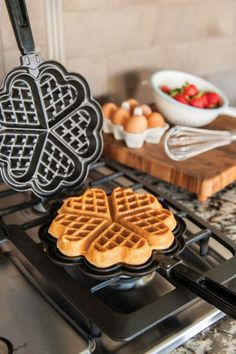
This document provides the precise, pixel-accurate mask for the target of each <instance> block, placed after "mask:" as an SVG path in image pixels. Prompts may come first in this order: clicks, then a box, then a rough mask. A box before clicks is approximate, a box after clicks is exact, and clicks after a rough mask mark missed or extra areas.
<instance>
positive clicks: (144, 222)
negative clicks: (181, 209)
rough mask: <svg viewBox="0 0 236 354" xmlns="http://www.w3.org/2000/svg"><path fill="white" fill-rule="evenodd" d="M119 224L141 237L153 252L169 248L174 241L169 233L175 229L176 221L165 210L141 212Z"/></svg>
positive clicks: (129, 216) (122, 220) (123, 219)
mask: <svg viewBox="0 0 236 354" xmlns="http://www.w3.org/2000/svg"><path fill="white" fill-rule="evenodd" d="M119 223H120V224H121V225H123V226H125V227H127V228H128V229H130V230H133V231H134V232H136V233H137V234H138V235H142V236H143V237H144V238H145V239H146V240H147V241H148V244H149V246H150V247H151V248H152V249H155V250H158V249H160V250H163V249H166V248H169V247H170V246H171V245H172V243H173V241H174V236H173V234H172V232H171V231H172V230H173V229H174V228H175V226H176V221H175V218H174V216H173V214H172V213H171V212H170V211H169V210H166V209H158V210H156V209H149V210H146V211H141V212H139V213H135V214H134V215H128V216H126V217H125V218H122V219H120V220H119Z"/></svg>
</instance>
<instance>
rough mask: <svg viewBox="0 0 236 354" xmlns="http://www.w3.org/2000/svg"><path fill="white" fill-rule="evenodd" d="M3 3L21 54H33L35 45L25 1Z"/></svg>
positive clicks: (15, 0)
mask: <svg viewBox="0 0 236 354" xmlns="http://www.w3.org/2000/svg"><path fill="white" fill-rule="evenodd" d="M5 3H6V6H7V10H8V14H9V17H10V20H11V24H12V27H13V30H14V34H15V37H16V41H17V45H18V48H19V49H20V52H21V54H22V55H27V54H31V53H34V51H35V44H34V39H33V34H32V31H31V27H30V22H29V17H28V11H27V7H26V4H25V0H5Z"/></svg>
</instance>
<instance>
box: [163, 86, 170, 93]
mask: <svg viewBox="0 0 236 354" xmlns="http://www.w3.org/2000/svg"><path fill="white" fill-rule="evenodd" d="M161 91H163V92H165V93H169V92H170V88H169V87H168V86H167V85H163V86H161Z"/></svg>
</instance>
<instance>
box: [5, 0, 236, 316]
mask: <svg viewBox="0 0 236 354" xmlns="http://www.w3.org/2000/svg"><path fill="white" fill-rule="evenodd" d="M6 4H7V7H8V11H9V15H10V18H11V22H12V25H13V28H14V32H15V35H16V38H17V43H18V46H19V48H20V50H21V53H22V57H21V62H22V64H23V66H21V67H19V68H17V69H15V70H12V71H11V72H10V73H9V74H8V75H7V76H6V78H5V80H4V84H3V87H2V89H1V95H0V123H1V134H0V138H1V146H0V167H1V173H2V178H3V180H4V181H5V182H6V183H7V184H8V185H9V186H11V187H12V188H13V189H16V190H27V189H31V190H32V191H33V192H34V193H35V194H36V195H38V196H39V197H41V198H48V197H51V196H52V195H55V194H56V193H58V192H59V191H61V190H62V189H70V188H72V187H73V186H78V185H79V184H80V183H81V182H82V181H83V180H84V179H85V177H86V174H87V171H88V168H89V165H90V164H91V163H92V162H93V161H95V160H96V159H97V158H98V156H99V155H100V153H101V147H102V144H101V136H100V130H101V124H102V113H101V110H100V108H99V106H98V104H97V103H96V102H95V101H94V100H93V99H92V97H91V96H90V91H89V87H88V85H87V83H86V81H85V80H84V79H83V78H82V77H81V76H79V75H75V74H70V73H68V72H67V71H66V70H65V69H64V68H63V67H62V66H61V65H60V64H58V63H56V62H51V61H49V62H42V61H41V59H40V57H39V55H38V54H36V53H35V51H34V42H33V37H32V33H31V29H30V24H29V20H28V15H27V10H26V7H25V2H24V0H6ZM164 207H166V208H168V206H165V205H164ZM54 212H55V211H54ZM52 215H53V213H52ZM176 219H177V224H178V225H177V228H176V229H175V230H174V236H175V241H174V243H173V246H172V247H171V248H170V249H169V250H166V251H164V252H153V255H152V257H151V259H150V260H149V261H148V262H147V263H146V264H144V265H141V266H138V267H137V266H128V265H124V264H117V265H115V266H112V267H110V268H106V269H98V268H96V267H94V266H92V265H91V264H89V263H88V262H87V261H85V260H84V259H83V258H82V257H79V258H77V259H71V258H68V257H64V256H62V255H61V254H59V253H58V251H57V250H56V248H55V242H54V241H53V240H52V239H50V236H49V235H48V227H49V224H48V225H44V226H43V227H41V230H40V237H41V239H42V241H43V244H44V245H46V247H45V249H46V252H48V254H49V256H50V258H51V259H52V260H53V261H54V262H56V263H57V264H60V265H62V266H63V267H71V266H72V267H81V269H82V270H83V271H84V272H85V273H86V275H87V276H91V277H95V278H96V279H97V280H99V279H100V280H102V279H107V278H109V277H114V276H122V275H125V276H136V277H137V276H143V275H145V274H149V273H151V272H153V271H155V270H157V271H158V272H160V273H161V274H164V275H165V276H167V277H170V278H171V279H172V280H174V281H175V282H176V283H177V284H178V283H180V284H183V285H184V286H185V287H186V288H189V289H190V290H192V291H193V292H194V293H196V294H197V295H199V296H200V297H201V298H203V299H205V300H206V301H207V302H209V303H211V304H213V305H214V306H216V307H218V308H219V309H220V310H222V311H223V312H225V313H227V314H228V315H229V316H231V317H233V318H236V294H235V293H234V292H233V291H231V290H230V289H227V288H226V287H224V286H222V285H220V284H218V283H216V282H215V281H213V280H211V279H210V278H208V277H206V276H205V275H204V274H200V273H198V272H196V271H195V270H193V269H191V268H189V267H187V266H186V265H184V264H183V263H182V261H181V252H182V251H183V250H184V248H185V246H186V242H185V239H184V237H183V234H184V230H185V225H184V222H183V221H182V220H181V218H178V217H176ZM5 233H6V235H4V239H2V240H0V241H1V242H5V240H8V241H11V242H12V244H13V245H14V246H15V247H16V248H19V249H20V250H21V251H22V252H23V251H24V254H25V256H26V254H27V253H29V252H30V250H29V249H28V248H27V246H24V242H23V239H24V237H23V234H22V235H21V233H19V235H14V234H13V232H11V227H10V226H9V228H8V230H7V229H6V230H5ZM16 236H17V237H16ZM18 236H19V237H21V236H22V241H20V240H19V237H18ZM28 256H29V255H28ZM177 256H178V257H177ZM179 256H180V257H179ZM29 258H32V257H30V256H29ZM31 263H32V265H33V266H34V267H35V268H36V269H38V271H39V272H40V266H39V264H38V263H37V259H36V260H35V259H31ZM51 282H52V283H53V279H51ZM55 286H56V287H58V286H59V284H57V285H55Z"/></svg>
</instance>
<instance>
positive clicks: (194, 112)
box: [150, 70, 236, 127]
mask: <svg viewBox="0 0 236 354" xmlns="http://www.w3.org/2000/svg"><path fill="white" fill-rule="evenodd" d="M150 83H151V87H152V88H153V90H154V93H155V99H156V104H157V107H158V110H159V111H160V112H161V113H162V114H163V115H164V116H165V118H166V120H167V121H168V122H169V123H171V124H174V125H184V126H188V127H201V126H204V125H206V124H208V123H210V122H212V121H213V120H214V119H215V118H216V117H217V116H218V115H219V114H230V115H233V116H235V117H236V109H235V108H231V107H228V99H227V97H226V95H225V94H224V92H222V91H221V90H220V89H219V88H218V87H216V86H215V85H213V84H212V83H210V82H208V81H206V80H204V79H202V78H200V77H198V76H195V75H192V74H188V73H184V72H181V71H174V70H163V71H158V72H156V73H154V74H153V75H152V77H151V79H150Z"/></svg>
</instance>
